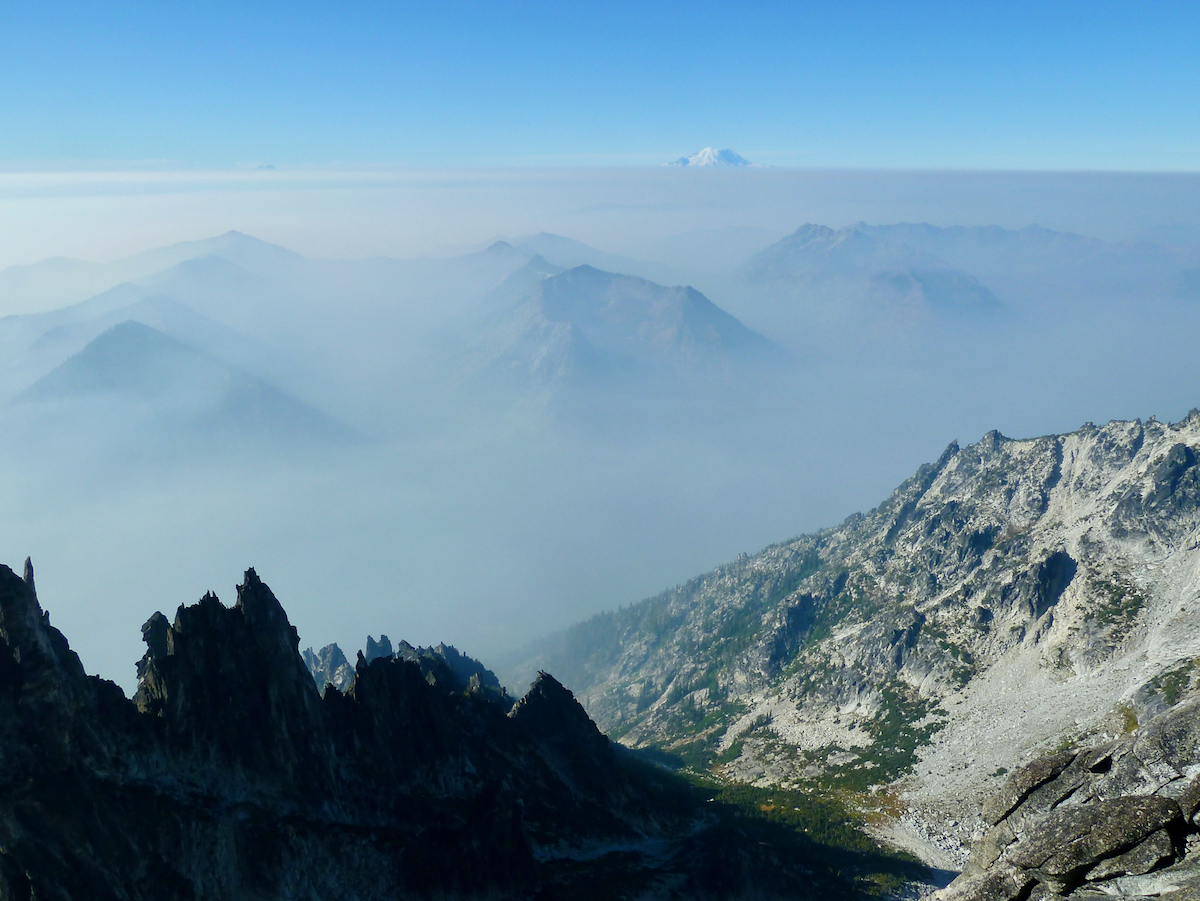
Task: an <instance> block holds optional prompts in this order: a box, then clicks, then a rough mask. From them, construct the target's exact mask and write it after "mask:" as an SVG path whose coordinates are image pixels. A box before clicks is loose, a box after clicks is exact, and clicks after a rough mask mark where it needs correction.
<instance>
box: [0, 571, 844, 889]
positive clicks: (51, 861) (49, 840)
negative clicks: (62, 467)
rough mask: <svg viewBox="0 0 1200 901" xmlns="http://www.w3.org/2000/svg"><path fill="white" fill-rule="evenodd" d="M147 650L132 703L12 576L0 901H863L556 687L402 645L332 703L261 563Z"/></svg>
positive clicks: (827, 860) (2, 645)
mask: <svg viewBox="0 0 1200 901" xmlns="http://www.w3.org/2000/svg"><path fill="white" fill-rule="evenodd" d="M143 636H144V638H145V641H146V646H147V650H146V654H145V656H144V657H143V658H142V660H141V662H140V663H139V664H138V674H139V688H138V691H137V693H136V695H135V697H134V698H133V700H129V699H127V698H126V697H125V696H124V694H123V692H122V691H121V690H120V689H119V688H118V687H117V686H116V685H114V684H112V683H111V682H106V681H104V680H101V679H98V678H96V677H92V676H88V675H86V674H85V672H84V670H83V667H82V665H81V664H80V661H79V658H78V657H77V656H76V655H75V654H74V652H72V651H71V650H70V648H69V647H68V645H67V641H66V639H65V638H64V637H63V636H62V634H61V633H60V632H58V630H57V629H55V628H53V627H52V626H51V625H50V620H49V616H48V614H46V613H45V612H44V611H43V610H42V608H41V606H40V604H39V603H38V599H37V595H36V592H35V589H34V582H33V570H32V566H30V565H29V564H27V565H26V572H25V577H24V578H20V577H18V576H17V575H16V574H14V573H13V572H12V571H11V570H9V569H8V568H7V567H0V899H4V901H8V899H20V901H31V899H35V898H36V899H38V901H43V899H51V901H66V899H74V901H78V899H93V898H95V899H106V901H107V899H113V901H117V899H119V901H172V899H180V901H183V899H189V901H195V899H220V901H225V899H230V901H232V899H238V901H243V899H248V901H257V899H263V901H266V899H293V898H303V899H358V901H374V899H379V901H382V899H417V898H422V899H423V898H438V899H455V898H488V899H501V898H514V899H517V898H522V899H524V898H528V899H554V898H569V897H570V898H573V897H581V896H582V895H581V893H585V892H590V893H591V894H590V895H588V897H604V898H621V897H635V896H636V897H676V898H684V897H686V898H708V897H741V896H753V897H756V898H758V897H827V896H829V895H830V892H835V893H838V894H840V895H845V894H846V892H850V894H851V895H852V894H854V890H853V883H852V881H851V880H850V879H849V878H848V877H843V876H842V874H841V872H840V871H842V870H846V871H847V872H849V870H850V868H851V867H853V866H854V863H853V861H852V860H851V859H850V858H847V857H846V856H845V855H841V856H838V855H831V854H830V853H829V852H828V851H826V850H824V849H823V848H822V847H821V846H820V845H818V844H815V843H813V842H811V841H809V840H807V839H804V838H802V837H800V838H795V837H793V838H792V839H790V841H792V846H793V847H799V849H800V852H801V855H802V857H800V858H797V857H795V856H794V855H792V856H790V857H789V858H785V859H784V861H783V863H782V864H779V863H776V864H773V865H772V866H767V865H766V863H767V861H768V860H776V858H773V857H771V856H770V855H773V854H775V848H774V847H773V846H771V845H770V843H769V842H764V841H761V840H760V837H759V836H756V837H754V838H753V839H751V838H749V837H748V836H747V834H746V833H744V832H743V831H741V830H740V829H739V828H738V827H737V820H736V818H733V819H731V818H730V815H729V814H728V812H723V811H722V810H721V809H719V807H720V805H710V804H708V803H706V802H707V801H708V799H707V797H705V796H704V795H703V794H701V793H698V792H697V791H696V790H694V789H692V788H691V787H690V786H688V785H687V784H686V783H684V782H682V781H681V780H678V779H676V778H675V777H673V776H671V775H669V774H667V773H666V772H664V771H662V770H659V769H658V768H656V767H652V766H650V765H648V764H646V763H643V762H641V761H640V760H637V759H635V758H634V757H633V756H632V755H631V754H630V753H629V752H627V751H624V750H618V749H617V748H616V747H615V746H614V745H612V744H611V743H610V742H609V740H608V739H607V738H605V737H604V736H603V735H602V734H601V733H600V732H599V731H598V730H597V728H596V726H595V725H594V724H593V723H592V721H591V720H590V719H589V718H588V717H587V715H586V714H585V713H584V711H583V709H582V707H580V705H579V704H578V703H577V702H576V700H575V698H574V697H573V696H572V694H571V692H570V691H568V690H567V689H566V688H564V687H563V686H562V685H560V684H559V683H558V682H557V681H556V680H555V679H554V678H553V677H551V676H549V675H546V674H542V675H540V676H539V677H538V679H537V680H536V681H535V683H534V685H533V686H532V688H531V690H530V692H529V694H528V695H527V696H526V697H525V698H524V699H523V700H522V701H520V702H519V703H518V704H516V705H515V707H514V705H513V704H512V701H511V699H509V698H508V697H507V695H505V694H504V693H503V691H502V690H498V683H496V684H495V685H493V684H491V683H492V682H494V676H491V674H490V673H489V672H487V671H486V670H483V671H482V672H480V670H481V669H482V667H481V666H480V665H478V664H477V662H474V661H470V658H466V657H464V656H463V655H460V654H458V652H456V651H455V652H453V653H451V651H453V649H447V648H442V649H440V650H439V651H438V652H436V653H435V652H432V651H425V650H419V649H413V648H411V647H410V646H408V645H405V644H402V645H401V653H400V654H398V655H390V654H387V655H380V656H377V657H375V659H372V660H370V661H368V660H367V659H366V658H365V657H364V656H362V655H359V659H358V664H357V666H356V667H355V669H354V672H353V679H352V681H351V683H350V685H349V686H348V688H347V689H346V690H345V691H344V692H343V691H340V690H338V688H336V687H335V686H334V685H332V684H327V685H326V686H324V691H323V692H319V691H318V688H317V685H316V683H315V682H314V681H313V678H312V676H311V674H310V671H309V668H308V666H306V664H305V661H304V659H303V658H302V657H301V655H300V653H299V650H298V636H297V633H296V630H295V629H294V628H293V627H292V625H291V624H290V623H289V621H288V618H287V616H286V614H285V613H284V611H283V608H282V606H281V605H280V604H279V601H278V600H277V599H276V598H275V596H274V594H272V592H271V590H270V589H269V588H268V587H267V586H266V585H265V584H263V582H262V581H261V580H260V579H259V578H258V576H257V575H256V573H255V572H254V570H249V571H247V573H246V576H245V581H244V582H243V584H242V585H241V586H239V588H238V596H237V602H236V603H235V604H234V605H233V606H232V607H226V606H225V605H223V604H222V603H221V602H220V601H219V600H218V599H217V598H216V597H215V596H214V595H212V594H208V595H205V597H204V598H202V599H201V600H200V602H199V603H197V604H195V605H192V606H190V607H180V608H179V609H178V610H177V611H176V613H175V617H174V619H173V620H168V619H167V618H166V617H165V616H163V615H162V614H161V613H156V614H154V615H153V616H152V617H151V618H150V619H149V621H147V623H146V625H145V626H144V627H143ZM327 656H329V657H330V658H331V659H332V655H327ZM488 677H490V680H489V678H488ZM510 711H511V713H510ZM797 842H799V844H798V845H797ZM718 846H719V847H722V848H728V849H732V850H731V854H732V857H731V858H730V859H736V860H737V861H738V862H739V863H738V867H737V868H736V870H730V869H729V868H727V867H724V866H723V864H721V862H720V858H714V856H713V855H712V854H709V853H706V852H705V851H704V849H705V848H712V847H718ZM701 863H703V866H702V865H700V864H701Z"/></svg>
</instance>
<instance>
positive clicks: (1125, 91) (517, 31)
mask: <svg viewBox="0 0 1200 901" xmlns="http://www.w3.org/2000/svg"><path fill="white" fill-rule="evenodd" d="M1198 34H1200V5H1197V4H1195V3H1168V2H1161V3H1153V4H1130V3H1125V2H1121V3H1108V2H1089V3H1074V2H1064V3H1055V4H1047V3H1033V2H1010V3H1003V4H978V3H969V4H947V3H929V2H926V3H890V2H873V3H853V4H845V3H843V4H833V3H813V2H795V0H792V2H787V3H757V4H732V3H728V2H721V3H707V2H689V3H686V4H684V3H640V2H639V3H628V2H610V3H604V4H598V3H591V4H576V3H561V2H553V3H547V2H525V3H520V4H514V3H480V2H450V3H438V4H430V3H425V4H417V3H382V2H359V3H353V4H335V3H328V2H321V3H316V2H296V0H291V2H288V3H280V2H277V0H267V2H262V3H257V4H245V3H237V4H234V3H230V2H220V0H218V2H210V3H204V4H161V3H144V2H97V3H88V4H79V3H61V2H36V3H35V2H28V0H8V2H5V3H3V4H0V123H2V124H0V164H2V165H4V166H6V167H7V168H9V169H23V168H30V167H33V168H47V167H48V168H58V169H61V168H72V167H78V166H83V167H106V166H115V167H127V166H142V165H151V166H153V165H166V166H171V167H179V166H183V167H215V168H221V169H225V168H231V167H232V168H236V167H239V166H246V167H253V166H254V165H260V164H273V165H276V166H280V167H297V166H331V165H332V166H360V165H367V166H372V165H382V166H398V167H420V168H428V167H443V166H448V167H495V166H502V167H504V166H538V167H544V166H557V165H566V166H577V165H587V166H591V165H613V164H615V165H631V164H632V165H645V164H651V165H653V164H658V163H661V162H664V161H665V160H667V159H670V158H672V157H677V156H679V155H681V154H685V153H690V152H692V151H694V150H697V149H699V148H700V147H703V146H706V145H716V146H718V147H732V148H734V149H736V150H738V151H739V152H741V153H742V154H743V155H745V156H747V157H749V158H750V159H752V160H755V161H759V162H763V163H767V164H773V165H780V166H819V167H826V166H852V167H900V168H944V167H951V168H1035V169H1037V168H1052V169H1063V168H1066V169H1121V170H1173V171H1178V170H1195V169H1196V167H1197V163H1198V148H1200V105H1197V104H1196V102H1195V98H1196V97H1197V96H1200V53H1197V52H1196V37H1197V35H1198Z"/></svg>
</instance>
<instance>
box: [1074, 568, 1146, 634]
mask: <svg viewBox="0 0 1200 901" xmlns="http://www.w3.org/2000/svg"><path fill="white" fill-rule="evenodd" d="M1088 585H1089V587H1090V588H1091V591H1092V594H1093V595H1094V596H1095V597H1096V598H1097V599H1098V600H1099V603H1098V604H1097V605H1096V606H1095V607H1094V608H1093V610H1092V619H1093V621H1094V622H1095V623H1096V624H1097V625H1099V626H1102V627H1103V628H1105V629H1108V630H1109V636H1110V638H1111V639H1112V640H1113V641H1114V642H1119V641H1121V639H1123V638H1124V637H1125V636H1126V635H1128V634H1129V632H1130V630H1131V629H1132V628H1133V625H1134V623H1135V622H1136V620H1137V616H1138V614H1139V613H1140V612H1141V611H1142V608H1143V607H1145V606H1146V601H1147V600H1148V599H1147V597H1146V594H1145V592H1143V591H1142V590H1141V589H1139V588H1138V587H1137V586H1136V585H1134V584H1133V583H1132V582H1130V581H1128V580H1126V579H1122V578H1120V577H1119V576H1113V577H1112V578H1111V579H1105V578H1102V577H1100V576H1093V577H1092V578H1090V579H1089V580H1088Z"/></svg>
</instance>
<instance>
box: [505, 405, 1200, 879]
mask: <svg viewBox="0 0 1200 901" xmlns="http://www.w3.org/2000/svg"><path fill="white" fill-rule="evenodd" d="M1198 459H1200V414H1197V413H1195V412H1193V413H1192V414H1191V415H1189V416H1188V418H1187V419H1186V420H1184V421H1183V422H1180V423H1178V424H1175V425H1168V424H1165V423H1160V422H1156V421H1153V420H1151V421H1149V422H1146V423H1143V422H1140V421H1135V422H1112V423H1109V424H1108V425H1105V426H1103V427H1099V428H1097V427H1095V426H1093V425H1091V424H1088V425H1086V426H1084V427H1083V428H1081V429H1080V430H1079V431H1077V432H1074V433H1072V434H1068V435H1061V436H1047V437H1043V438H1036V439H1031V440H1019V441H1018V440H1010V439H1007V438H1004V437H1003V436H1001V435H999V434H998V433H995V432H992V433H989V434H988V435H986V436H985V437H984V439H983V440H982V441H980V442H979V443H978V444H974V445H970V446H968V447H959V446H958V444H957V443H955V444H951V445H950V447H948V448H947V449H946V451H945V453H944V454H943V455H942V456H941V457H940V458H939V459H938V460H937V461H936V462H935V463H933V464H930V465H927V466H924V467H922V468H921V469H920V470H919V471H918V472H917V473H916V475H914V476H913V477H912V478H911V479H909V480H908V481H906V482H905V483H904V484H903V485H901V486H900V487H899V488H898V489H897V490H896V491H895V492H894V494H893V495H892V496H891V497H890V498H888V500H886V501H885V502H884V503H883V504H881V505H880V506H879V507H877V508H876V509H874V510H872V511H870V512H869V513H867V514H865V515H854V516H851V517H850V518H849V519H847V520H846V521H845V522H844V523H843V524H842V525H840V526H838V527H836V528H832V529H828V530H825V531H823V532H819V533H817V534H814V535H807V536H804V537H801V538H797V539H795V540H793V541H789V542H786V543H783V544H780V545H777V546H774V547H771V548H768V549H766V550H765V551H763V552H761V553H759V554H757V555H754V556H743V557H741V558H739V559H738V560H736V561H734V562H732V563H731V564H729V565H727V566H724V567H721V568H719V569H717V570H715V571H713V572H711V573H708V574H706V575H704V576H701V577H699V578H696V579H693V580H692V581H690V582H688V583H687V584H686V585H683V586H680V587H678V588H676V589H675V590H673V591H668V592H665V593H664V594H662V595H661V596H659V597H656V598H653V599H650V600H647V601H644V602H642V603H640V604H636V605H633V606H632V607H629V608H625V609H622V610H620V611H617V612H613V613H609V614H603V615H600V616H597V617H595V618H593V619H592V620H589V621H587V622H585V623H582V624H580V625H578V626H576V627H574V628H572V629H570V630H568V631H567V632H565V633H561V634H559V635H557V636H554V637H552V638H550V639H548V640H546V641H543V642H541V643H539V644H537V645H534V646H532V647H531V648H529V649H528V651H527V652H526V653H525V654H524V656H523V659H522V660H521V661H520V662H519V663H514V664H513V665H511V666H509V667H508V668H507V669H506V670H505V675H506V676H507V677H508V678H510V679H513V678H519V677H520V676H519V674H522V673H524V672H528V671H530V669H531V668H536V667H541V668H551V669H553V671H554V672H556V673H557V674H558V675H559V676H560V677H561V678H562V679H563V681H564V683H565V684H567V685H569V686H571V687H572V688H573V689H574V690H575V691H576V693H577V694H578V695H579V697H580V698H581V700H582V701H583V703H584V705H585V706H586V707H587V709H588V711H589V712H590V713H591V714H592V716H593V717H594V718H595V719H596V720H597V722H598V723H599V724H600V725H601V727H602V728H604V729H605V730H607V731H608V732H609V734H610V735H612V736H614V737H617V738H619V739H620V741H622V742H624V743H626V744H628V745H631V746H635V747H640V746H648V745H650V746H656V747H658V748H661V749H663V750H665V751H668V752H670V753H672V754H674V755H676V756H677V758H678V759H679V760H680V761H681V762H683V763H687V764H691V765H692V766H694V767H698V768H702V769H708V768H715V769H717V770H719V771H721V772H723V773H724V774H726V775H728V776H731V777H734V778H737V779H742V780H751V781H758V782H760V783H762V784H775V785H784V786H812V785H818V786H822V787H824V788H826V789H831V790H841V791H849V792H852V793H854V794H855V795H856V796H857V797H859V798H860V799H864V800H863V801H862V803H863V804H864V805H865V806H866V807H868V808H874V809H876V810H877V811H878V812H880V814H881V815H883V819H882V820H881V821H880V825H879V828H880V829H883V830H884V831H886V832H887V833H888V834H889V835H890V836H891V837H892V838H893V839H894V840H896V841H898V842H901V843H902V844H906V845H908V846H910V847H912V848H913V849H914V850H917V851H919V852H920V853H921V854H922V855H923V856H924V857H925V858H926V859H927V860H929V861H930V862H933V863H936V864H939V865H942V866H945V867H947V868H955V869H956V868H957V867H958V866H960V865H961V864H962V862H963V861H964V860H965V858H966V843H967V842H969V841H970V840H972V839H974V838H978V837H980V836H982V834H983V833H984V831H985V827H986V824H985V823H984V822H983V821H982V820H981V819H980V818H979V817H978V816H975V815H973V814H971V813H970V811H972V810H978V809H979V806H980V804H981V803H982V798H983V797H984V796H985V795H986V794H987V793H988V791H989V790H990V789H991V788H992V787H993V786H995V785H997V784H998V782H999V777H1000V776H1001V775H1003V774H1004V772H1006V771H1007V770H1011V769H1015V768H1016V767H1017V766H1019V765H1020V764H1021V763H1022V762H1024V761H1025V760H1027V759H1029V758H1030V757H1032V756H1033V755H1035V754H1036V753H1038V752H1040V751H1042V750H1045V749H1047V748H1051V747H1054V746H1056V745H1058V744H1059V743H1060V742H1063V741H1078V740H1080V739H1081V738H1083V737H1087V736H1089V735H1090V736H1097V737H1105V736H1107V737H1108V738H1115V737H1117V736H1118V735H1120V734H1122V733H1125V732H1127V731H1129V730H1130V729H1132V728H1133V727H1134V726H1135V725H1136V723H1137V722H1140V721H1145V720H1146V719H1148V718H1149V717H1150V716H1152V715H1154V714H1156V713H1158V712H1160V711H1161V709H1162V708H1163V707H1164V706H1165V701H1164V693H1163V689H1162V686H1163V685H1164V684H1169V683H1170V680H1171V679H1172V678H1177V677H1178V673H1179V672H1186V670H1187V667H1189V666H1191V665H1192V662H1193V661H1194V660H1195V658H1196V657H1197V655H1200V618H1198V617H1197V612H1198V610H1197V605H1198V604H1200V528H1198V526H1200V466H1197V461H1198ZM509 674H511V675H509ZM1173 674H1174V675H1173ZM1164 680H1166V682H1164Z"/></svg>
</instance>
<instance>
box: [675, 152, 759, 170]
mask: <svg viewBox="0 0 1200 901" xmlns="http://www.w3.org/2000/svg"><path fill="white" fill-rule="evenodd" d="M667 165H668V166H752V165H754V164H753V163H751V162H750V161H749V160H748V159H746V158H745V157H743V156H740V155H738V154H737V153H734V152H733V151H732V150H729V149H728V148H727V149H725V150H718V149H717V148H716V147H705V148H704V149H703V150H698V151H696V152H695V153H693V154H692V155H691V156H681V157H680V158H679V159H677V160H675V161H674V162H673V163H667Z"/></svg>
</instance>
